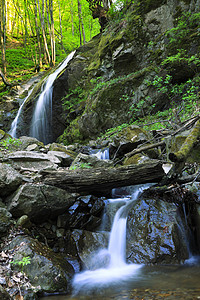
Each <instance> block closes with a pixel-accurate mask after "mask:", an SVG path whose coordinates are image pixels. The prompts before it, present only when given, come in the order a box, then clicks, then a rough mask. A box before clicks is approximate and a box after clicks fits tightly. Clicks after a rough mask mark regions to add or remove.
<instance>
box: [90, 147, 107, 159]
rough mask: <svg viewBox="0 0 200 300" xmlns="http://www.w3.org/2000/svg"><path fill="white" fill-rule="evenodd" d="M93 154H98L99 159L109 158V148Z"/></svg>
mask: <svg viewBox="0 0 200 300" xmlns="http://www.w3.org/2000/svg"><path fill="white" fill-rule="evenodd" d="M92 155H94V156H96V157H97V158H98V159H109V158H110V157H109V148H105V149H103V150H98V151H97V152H93V153H92Z"/></svg>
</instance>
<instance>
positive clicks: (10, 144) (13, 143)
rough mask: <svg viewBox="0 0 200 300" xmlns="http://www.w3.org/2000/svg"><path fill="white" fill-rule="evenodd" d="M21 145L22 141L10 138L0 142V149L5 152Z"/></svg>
mask: <svg viewBox="0 0 200 300" xmlns="http://www.w3.org/2000/svg"><path fill="white" fill-rule="evenodd" d="M21 144H22V141H20V140H19V139H15V138H12V137H9V138H7V139H5V140H2V141H0V147H3V148H5V149H7V150H10V149H13V148H17V147H19V146H20V145H21Z"/></svg>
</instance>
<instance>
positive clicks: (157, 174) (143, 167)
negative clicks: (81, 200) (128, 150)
mask: <svg viewBox="0 0 200 300" xmlns="http://www.w3.org/2000/svg"><path fill="white" fill-rule="evenodd" d="M42 175H43V180H42V181H43V182H44V183H45V184H48V185H53V186H56V187H59V188H61V189H64V190H67V191H70V192H78V193H84V194H98V195H104V194H106V193H107V192H108V191H109V190H111V189H113V188H117V187H122V186H129V185H136V184H144V183H150V182H160V181H161V180H162V179H163V177H164V176H165V173H164V170H163V168H162V162H161V161H158V160H154V161H153V162H152V161H150V162H146V163H144V164H140V165H129V166H122V167H116V168H91V169H77V170H66V171H63V170H58V171H48V170H46V171H45V170H44V171H42Z"/></svg>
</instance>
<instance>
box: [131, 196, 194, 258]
mask: <svg viewBox="0 0 200 300" xmlns="http://www.w3.org/2000/svg"><path fill="white" fill-rule="evenodd" d="M127 256H128V257H129V261H131V262H135V263H159V264H176V263H180V262H183V261H184V260H185V259H187V258H188V256H189V248H188V243H187V238H186V232H185V229H184V224H183V222H182V220H181V218H180V215H179V212H178V211H177V206H176V204H175V203H168V202H166V201H164V200H163V199H162V198H161V199H155V200H153V199H150V198H149V199H148V198H147V199H143V198H141V199H139V200H137V201H135V202H134V205H133V207H132V209H131V210H130V212H129V216H128V222H127Z"/></svg>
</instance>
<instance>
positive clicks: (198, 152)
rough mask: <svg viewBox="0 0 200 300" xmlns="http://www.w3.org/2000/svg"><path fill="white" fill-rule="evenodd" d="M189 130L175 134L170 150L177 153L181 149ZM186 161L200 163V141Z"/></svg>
mask: <svg viewBox="0 0 200 300" xmlns="http://www.w3.org/2000/svg"><path fill="white" fill-rule="evenodd" d="M188 135H189V131H185V132H183V133H182V134H180V135H177V136H175V137H174V138H173V139H172V141H171V146H170V152H172V153H176V152H178V151H179V150H180V148H181V146H182V145H183V143H184V142H185V140H186V138H187V136H188ZM186 162H188V163H200V143H197V144H196V145H195V146H194V148H193V149H192V150H191V152H190V154H189V156H188V157H187V160H186Z"/></svg>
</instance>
